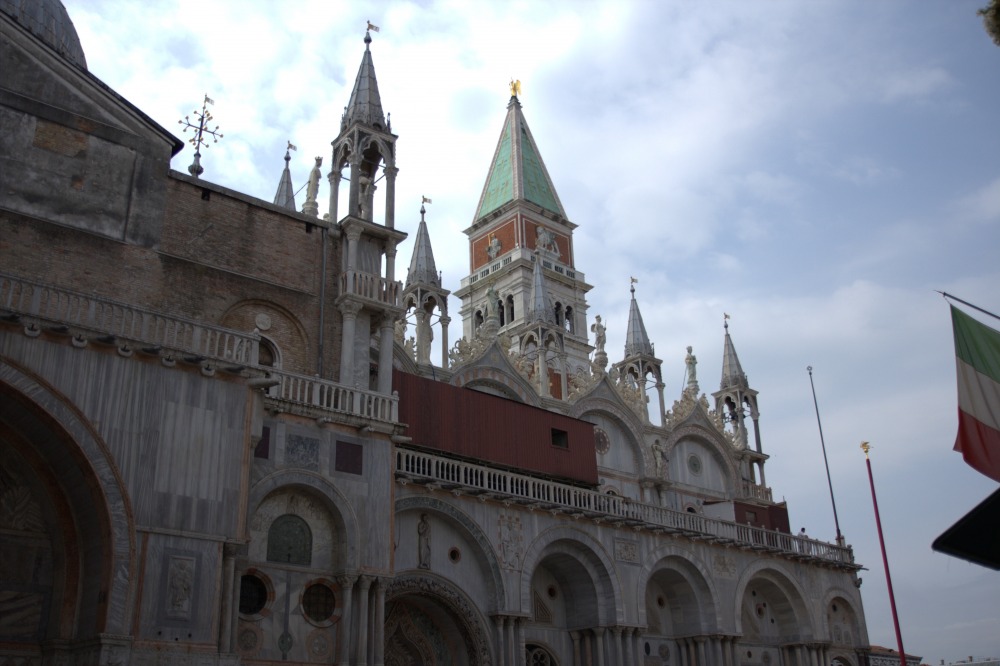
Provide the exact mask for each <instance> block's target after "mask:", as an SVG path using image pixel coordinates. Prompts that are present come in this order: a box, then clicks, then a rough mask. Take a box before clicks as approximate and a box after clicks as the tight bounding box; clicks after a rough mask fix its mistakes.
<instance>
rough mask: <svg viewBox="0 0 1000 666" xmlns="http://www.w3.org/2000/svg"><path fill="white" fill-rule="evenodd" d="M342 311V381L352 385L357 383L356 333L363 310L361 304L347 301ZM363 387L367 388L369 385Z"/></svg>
mask: <svg viewBox="0 0 1000 666" xmlns="http://www.w3.org/2000/svg"><path fill="white" fill-rule="evenodd" d="M340 312H341V315H342V316H343V320H344V321H343V328H342V332H341V336H342V337H341V344H340V383H341V384H343V385H344V386H348V387H352V386H354V384H355V379H354V335H355V329H356V328H357V323H358V313H359V312H361V304H360V303H352V302H350V301H346V302H344V303H341V304H340ZM362 388H366V389H367V388H368V387H367V386H364V387H362Z"/></svg>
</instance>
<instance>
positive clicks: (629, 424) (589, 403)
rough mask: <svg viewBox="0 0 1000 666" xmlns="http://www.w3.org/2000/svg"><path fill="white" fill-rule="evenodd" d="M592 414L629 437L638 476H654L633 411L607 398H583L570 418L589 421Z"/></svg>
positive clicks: (641, 428) (570, 413)
mask: <svg viewBox="0 0 1000 666" xmlns="http://www.w3.org/2000/svg"><path fill="white" fill-rule="evenodd" d="M590 414H595V415H597V414H600V415H603V416H604V417H605V418H608V419H610V420H611V421H612V422H614V423H615V424H616V425H617V426H618V427H619V428H621V430H622V431H623V432H624V433H625V434H626V435H627V436H628V444H629V447H630V448H631V450H632V455H633V456H634V457H635V460H636V463H637V465H638V466H639V469H637V470H635V472H636V474H638V475H639V476H640V477H642V476H652V474H650V470H653V469H655V466H654V465H653V460H652V458H651V457H650V453H649V451H647V448H648V447H645V446H642V444H641V443H640V442H641V440H640V438H639V437H637V436H636V433H640V432H642V431H643V426H642V424H641V423H639V420H638V418H637V417H636V415H635V412H633V411H632V410H631V409H627V408H623V407H622V406H621V405H617V404H615V403H613V402H611V401H610V400H607V399H606V398H583V399H582V400H579V401H577V402H576V403H575V404H574V405H573V407H572V408H571V409H570V411H569V416H572V417H573V418H575V419H580V420H581V421H587V420H588V419H587V416H588V415H590Z"/></svg>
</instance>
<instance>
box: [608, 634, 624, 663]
mask: <svg viewBox="0 0 1000 666" xmlns="http://www.w3.org/2000/svg"><path fill="white" fill-rule="evenodd" d="M611 636H612V638H611V642H612V643H613V644H614V646H615V659H616V661H615V663H616V664H622V663H624V662H623V661H622V657H623V654H622V628H621V627H612V628H611Z"/></svg>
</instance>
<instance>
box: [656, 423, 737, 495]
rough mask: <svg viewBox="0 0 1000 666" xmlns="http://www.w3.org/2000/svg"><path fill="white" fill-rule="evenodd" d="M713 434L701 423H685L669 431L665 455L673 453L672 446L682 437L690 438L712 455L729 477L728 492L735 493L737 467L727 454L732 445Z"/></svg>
mask: <svg viewBox="0 0 1000 666" xmlns="http://www.w3.org/2000/svg"><path fill="white" fill-rule="evenodd" d="M714 434H715V433H714V432H713V431H711V430H707V429H706V428H705V427H704V426H702V425H699V424H691V423H685V424H684V425H682V426H680V427H679V428H674V429H673V430H672V431H671V432H670V436H669V437H668V438H667V441H666V445H665V447H664V449H665V450H666V452H667V456H668V457H670V456H671V455H672V454H673V451H674V448H675V447H676V446H677V444H678V442H680V441H681V440H682V439H692V440H695V441H697V442H699V443H701V444H702V446H704V447H705V449H706V450H707V451H708V452H709V453H710V454H711V455H712V458H713V459H714V460H715V462H717V463H718V464H719V466H720V467H721V468H722V469H723V470H725V472H726V476H727V478H728V479H729V492H730V493H732V494H735V493H737V492H738V489H739V485H740V470H739V467H737V464H736V460H735V459H734V458H733V457H732V456H731V455H729V452H730V451H731V450H732V447H731V446H729V445H728V443H726V442H720V441H719V438H718V437H714V436H713V435H714Z"/></svg>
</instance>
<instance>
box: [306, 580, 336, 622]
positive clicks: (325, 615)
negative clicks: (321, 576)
mask: <svg viewBox="0 0 1000 666" xmlns="http://www.w3.org/2000/svg"><path fill="white" fill-rule="evenodd" d="M336 609H337V597H336V596H335V595H334V594H333V590H331V589H330V588H329V587H328V586H326V585H324V584H323V583H315V584H313V585H310V586H309V587H307V588H306V591H305V593H304V594H303V595H302V612H303V613H305V616H306V617H307V618H309V619H310V620H312V621H313V622H325V621H326V620H329V619H330V618H331V617H332V616H333V612H334V611H335V610H336Z"/></svg>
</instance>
